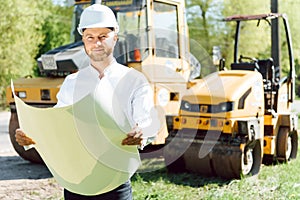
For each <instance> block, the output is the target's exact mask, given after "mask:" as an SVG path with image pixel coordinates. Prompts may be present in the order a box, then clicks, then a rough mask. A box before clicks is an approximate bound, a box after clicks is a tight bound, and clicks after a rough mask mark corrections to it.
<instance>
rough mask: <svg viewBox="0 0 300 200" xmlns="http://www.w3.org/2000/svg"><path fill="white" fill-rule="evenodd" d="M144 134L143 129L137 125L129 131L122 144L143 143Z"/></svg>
mask: <svg viewBox="0 0 300 200" xmlns="http://www.w3.org/2000/svg"><path fill="white" fill-rule="evenodd" d="M142 135H143V133H142V130H141V129H140V128H139V127H138V126H137V125H136V126H135V127H134V128H133V129H132V130H131V131H130V132H129V133H127V137H126V138H125V139H123V140H122V145H141V144H142V141H143V138H142Z"/></svg>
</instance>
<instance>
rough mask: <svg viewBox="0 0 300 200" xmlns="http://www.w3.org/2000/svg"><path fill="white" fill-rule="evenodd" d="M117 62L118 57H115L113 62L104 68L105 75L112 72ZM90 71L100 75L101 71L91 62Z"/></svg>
mask: <svg viewBox="0 0 300 200" xmlns="http://www.w3.org/2000/svg"><path fill="white" fill-rule="evenodd" d="M115 63H116V59H115V58H114V59H113V60H112V61H111V63H110V64H109V65H108V66H107V67H106V68H105V69H104V70H103V73H104V76H106V75H108V74H110V72H111V71H112V68H113V65H114V64H115ZM89 68H90V71H91V73H92V74H95V76H97V77H99V72H98V71H97V70H96V69H95V68H94V67H93V66H92V65H91V64H90V65H89Z"/></svg>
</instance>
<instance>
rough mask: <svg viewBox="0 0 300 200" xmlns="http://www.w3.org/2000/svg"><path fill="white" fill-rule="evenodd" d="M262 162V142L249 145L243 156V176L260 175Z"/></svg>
mask: <svg viewBox="0 0 300 200" xmlns="http://www.w3.org/2000/svg"><path fill="white" fill-rule="evenodd" d="M261 162H262V151H261V144H260V141H259V140H257V141H255V142H254V143H251V144H248V145H246V146H245V148H244V152H243V153H242V156H241V176H245V175H251V176H254V175H256V174H258V172H259V170H260V166H261Z"/></svg>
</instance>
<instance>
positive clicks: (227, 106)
mask: <svg viewBox="0 0 300 200" xmlns="http://www.w3.org/2000/svg"><path fill="white" fill-rule="evenodd" d="M232 110H233V102H224V103H220V104H218V105H213V106H212V113H220V112H229V111H232Z"/></svg>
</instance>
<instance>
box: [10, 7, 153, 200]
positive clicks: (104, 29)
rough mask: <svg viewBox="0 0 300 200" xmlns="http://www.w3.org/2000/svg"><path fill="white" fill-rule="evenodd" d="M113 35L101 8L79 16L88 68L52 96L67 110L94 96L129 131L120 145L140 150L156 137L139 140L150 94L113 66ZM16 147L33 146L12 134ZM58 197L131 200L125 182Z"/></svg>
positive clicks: (131, 74) (139, 80) (133, 74)
mask: <svg viewBox="0 0 300 200" xmlns="http://www.w3.org/2000/svg"><path fill="white" fill-rule="evenodd" d="M118 31H119V27H118V23H117V21H116V18H115V16H114V13H113V12H112V10H111V9H110V8H108V7H107V6H104V5H100V4H94V5H92V6H89V7H87V8H86V9H85V10H84V11H83V13H82V15H81V18H80V23H79V26H78V32H79V33H80V34H81V35H82V40H83V43H84V49H85V51H86V53H87V55H88V56H89V58H90V65H89V66H88V67H86V68H84V69H82V70H80V71H79V72H77V73H74V74H71V75H69V76H67V77H66V79H65V81H64V83H63V84H62V86H61V88H60V91H59V93H58V94H57V99H58V102H57V104H56V107H62V106H68V105H72V104H74V103H75V102H77V101H78V100H80V99H82V98H83V97H85V96H86V95H88V94H91V93H97V94H95V96H96V97H99V99H100V100H99V101H100V103H101V104H102V105H103V106H104V107H105V110H107V112H108V113H109V114H110V115H111V116H112V117H113V118H114V119H115V121H116V123H117V124H118V125H119V126H120V128H122V129H123V130H129V131H128V134H127V136H126V137H125V138H124V140H123V141H122V144H123V145H140V146H142V145H144V144H146V143H147V142H149V141H147V140H148V139H149V138H150V139H153V137H155V134H156V133H154V135H153V133H152V135H151V136H149V135H150V134H148V136H149V138H148V137H144V135H145V132H147V131H148V132H149V129H147V128H146V127H149V126H150V125H152V124H151V123H152V119H151V115H150V112H151V109H152V108H153V92H152V90H151V87H150V85H149V83H148V82H147V79H146V78H145V77H144V76H143V75H142V74H141V73H140V72H138V71H136V70H134V69H130V68H128V67H125V66H123V65H121V64H118V63H117V62H116V60H115V58H114V57H113V50H114V46H115V44H116V42H117V39H118V37H117V33H118ZM99 88H101V90H99ZM107 88H109V89H107ZM116 116H117V117H116ZM128 127H129V129H128ZM79 131H80V130H79ZM150 131H153V129H152V130H151V129H150ZM146 135H147V134H146ZM16 141H17V142H18V143H19V144H20V145H22V146H26V145H31V144H34V141H33V140H32V139H31V138H29V137H27V136H26V134H25V133H24V132H23V131H22V130H20V129H17V130H16ZM112 157H113V155H112ZM99 181H101V180H99ZM95 184H97V183H95ZM64 197H65V199H66V200H68V199H114V200H117V199H120V200H129V199H132V192H131V184H130V181H129V180H128V181H127V182H125V183H124V184H122V185H120V186H119V187H117V188H115V189H114V190H112V191H110V192H107V193H103V194H100V195H96V196H84V195H81V194H75V193H72V192H70V191H68V190H66V189H65V190H64Z"/></svg>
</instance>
